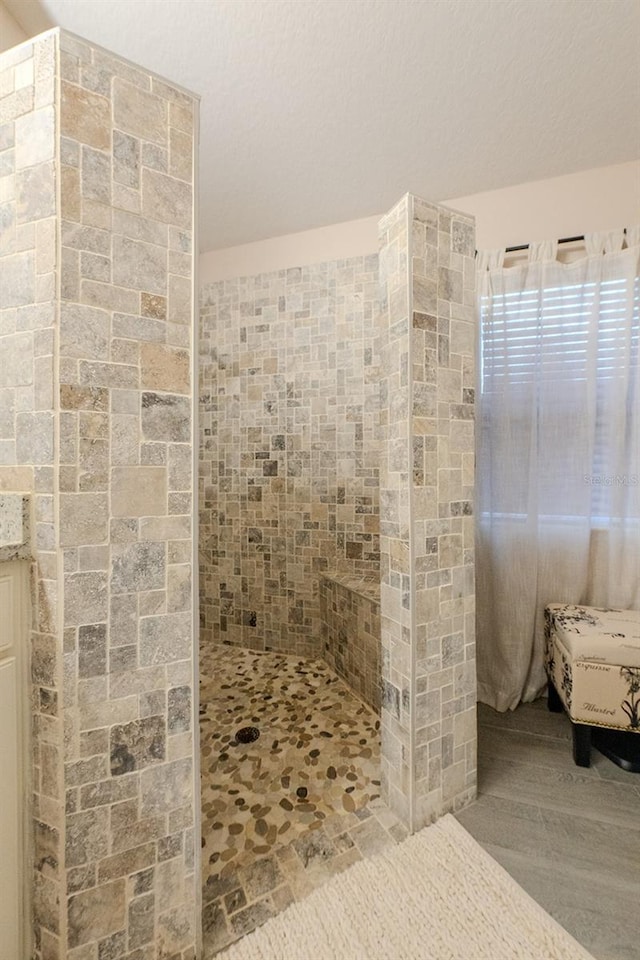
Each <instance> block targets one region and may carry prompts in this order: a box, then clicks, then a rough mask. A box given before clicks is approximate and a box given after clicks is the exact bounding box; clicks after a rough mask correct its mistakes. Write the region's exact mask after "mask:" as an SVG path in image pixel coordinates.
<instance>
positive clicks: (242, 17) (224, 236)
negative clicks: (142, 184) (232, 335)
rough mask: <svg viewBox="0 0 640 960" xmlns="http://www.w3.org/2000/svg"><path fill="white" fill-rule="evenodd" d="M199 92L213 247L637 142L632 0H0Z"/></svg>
mask: <svg viewBox="0 0 640 960" xmlns="http://www.w3.org/2000/svg"><path fill="white" fill-rule="evenodd" d="M5 3H6V6H7V7H8V8H9V9H10V10H11V12H12V13H13V14H14V16H15V17H16V19H17V20H18V21H19V22H20V23H21V24H22V26H23V27H24V28H25V29H26V31H27V32H28V33H29V34H34V33H37V32H40V31H41V30H44V29H46V28H47V27H49V26H53V25H58V26H62V27H65V28H67V29H68V30H71V31H73V32H75V33H78V34H80V35H81V36H84V37H87V38H88V39H90V40H93V41H95V42H97V43H100V44H102V45H103V46H105V47H108V48H110V49H112V50H114V51H115V52H116V53H119V54H121V55H122V56H125V57H128V58H129V59H131V60H133V61H136V62H138V63H140V64H142V65H144V66H146V67H148V68H150V69H152V70H155V71H157V72H159V73H161V74H163V75H164V76H166V77H168V78H170V79H172V80H174V81H176V82H178V83H181V84H183V85H184V86H186V87H188V88H189V89H191V90H193V91H195V92H197V93H199V94H201V96H202V113H201V151H200V157H201V166H200V171H201V174H200V176H201V187H200V223H201V249H202V250H210V249H214V248H218V247H225V246H231V245H234V244H238V243H245V242H248V241H251V240H259V239H262V238H264V237H271V236H277V235H279V234H284V233H291V232H295V231H298V230H305V229H309V228H312V227H319V226H323V225H325V224H329V223H336V222H340V221H343V220H350V219H354V218H357V217H364V216H368V215H371V214H375V213H379V212H380V211H382V210H384V209H385V208H386V207H389V206H390V205H391V204H392V203H394V202H395V201H396V200H397V199H398V197H399V196H400V195H401V194H402V193H404V192H406V191H407V190H410V191H412V192H415V193H418V194H421V195H423V196H425V197H427V198H429V199H434V200H442V199H445V198H447V197H456V196H463V195H465V194H470V193H476V192H479V191H483V190H491V189H495V188H498V187H504V186H507V185H510V184H515V183H522V182H524V181H527V180H536V179H541V178H544V177H551V176H557V175H560V174H564V173H571V172H573V171H576V170H584V169H587V168H589V167H597V166H603V165H605V164H610V163H619V162H623V161H625V160H630V159H634V158H636V157H638V156H639V155H640V110H639V106H640V98H639V91H640V57H638V49H639V42H640V3H638V2H637V0H5Z"/></svg>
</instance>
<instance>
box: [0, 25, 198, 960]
mask: <svg viewBox="0 0 640 960" xmlns="http://www.w3.org/2000/svg"><path fill="white" fill-rule="evenodd" d="M0 69H1V71H2V73H1V75H2V78H3V81H4V86H3V89H2V93H3V94H4V96H3V99H2V101H0V122H1V123H2V126H1V128H0V139H1V140H2V143H1V144H0V149H2V150H3V153H0V163H2V162H3V161H4V164H5V166H4V167H3V168H2V173H3V174H5V173H6V176H3V177H2V180H1V181H0V184H1V187H2V189H3V191H4V192H3V194H2V197H3V199H4V200H5V201H6V203H7V204H8V206H4V205H3V206H2V207H1V208H0V209H1V211H2V212H1V213H0V216H1V217H2V222H3V224H4V225H5V228H6V229H4V230H3V234H2V237H3V239H2V245H3V246H2V253H3V255H4V257H5V259H4V261H3V277H4V276H8V277H9V282H8V283H7V284H4V283H3V285H2V288H3V298H4V299H3V307H4V309H3V311H2V314H1V315H0V316H1V322H2V335H3V344H2V345H1V348H2V349H3V355H6V354H4V350H5V349H7V350H8V351H10V352H11V354H10V355H11V357H13V358H15V362H12V363H11V364H10V365H8V366H7V367H6V368H5V366H4V364H3V373H2V374H0V376H2V377H3V382H0V388H1V389H2V390H3V391H4V393H3V397H2V400H3V403H2V405H1V406H0V409H1V410H2V421H3V436H2V441H3V442H2V468H1V470H2V472H0V483H1V484H2V488H3V489H12V488H13V489H24V490H26V491H28V492H33V493H34V495H35V496H34V500H35V518H36V560H35V563H34V600H35V609H34V634H33V637H32V645H31V646H32V649H31V655H32V680H33V684H34V690H33V702H34V711H35V715H34V728H33V741H34V835H35V869H36V880H35V891H36V892H35V936H36V941H35V953H36V956H37V957H39V958H40V957H41V958H42V960H44V958H45V957H46V958H47V960H57V958H60V960H62V958H63V957H64V958H68V960H103V958H105V957H109V958H110V960H117V958H120V957H125V956H126V957H133V956H135V957H136V960H138V958H139V960H152V958H154V960H155V958H172V960H173V958H174V957H175V958H182V960H186V958H192V957H193V956H194V954H195V940H196V924H197V922H198V918H197V886H198V885H197V883H196V882H195V879H194V871H195V865H194V860H195V838H194V804H195V802H196V801H195V797H196V793H195V790H194V742H193V724H192V714H193V705H192V701H193V657H192V645H193V641H192V634H193V630H192V575H191V573H192V572H191V553H192V530H191V515H192V509H193V502H192V489H193V481H192V469H191V456H192V445H191V431H192V416H193V415H192V405H193V392H192V385H191V373H190V368H191V356H192V332H191V331H192V304H191V297H192V295H191V291H192V284H193V232H192V231H193V206H194V179H193V143H194V135H195V122H196V110H197V104H196V103H195V101H194V98H193V97H191V96H190V95H187V94H184V93H183V92H182V91H180V90H178V89H176V88H175V87H173V86H171V85H170V84H167V83H165V82H163V81H161V80H160V79H159V78H157V77H155V76H153V75H151V74H149V73H148V72H146V71H144V70H141V69H139V68H136V67H134V66H132V65H130V64H128V63H125V62H123V61H121V60H120V59H118V58H116V57H114V56H112V55H111V54H109V53H107V52H106V51H103V50H101V49H99V48H96V47H93V46H91V45H89V44H87V43H85V42H83V41H81V40H79V39H77V38H75V37H73V36H71V35H69V34H66V33H65V32H62V31H57V30H56V31H53V32H51V33H49V34H46V35H43V37H41V38H36V40H34V41H33V42H32V43H31V44H26V45H24V46H23V47H20V48H17V49H16V50H15V51H9V52H8V53H6V54H3V55H2V58H1V59H0ZM5 78H6V79H5ZM56 92H57V93H59V97H58V98H57V99H56V96H55V94H56ZM14 144H15V146H14ZM13 163H15V173H14V171H13V168H12V166H11V165H12V164H13ZM56 235H58V237H59V241H58V243H57V242H56ZM5 270H6V271H7V272H6V273H5Z"/></svg>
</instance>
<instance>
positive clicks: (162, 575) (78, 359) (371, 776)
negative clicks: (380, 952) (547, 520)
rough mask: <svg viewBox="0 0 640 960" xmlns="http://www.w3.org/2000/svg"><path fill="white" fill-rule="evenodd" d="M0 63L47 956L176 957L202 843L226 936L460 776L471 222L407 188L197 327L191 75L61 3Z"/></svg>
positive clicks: (93, 959)
mask: <svg viewBox="0 0 640 960" xmlns="http://www.w3.org/2000/svg"><path fill="white" fill-rule="evenodd" d="M0 74H1V78H2V89H1V91H0V108H1V111H2V112H1V117H0V119H1V123H0V160H1V161H2V167H1V168H0V169H1V170H2V173H3V176H2V184H1V186H2V190H3V193H2V197H3V200H4V203H3V208H2V216H3V246H2V248H1V249H0V256H2V268H3V279H5V282H4V284H3V297H4V300H3V302H2V305H1V306H2V313H1V314H0V322H1V327H0V337H1V338H2V348H3V350H4V351H7V352H6V353H5V354H4V355H5V356H7V357H9V358H11V359H10V362H9V363H7V364H6V365H5V366H4V367H3V370H2V376H3V380H2V384H1V389H2V390H3V391H4V392H3V401H6V409H7V411H8V413H7V416H6V417H4V418H3V420H2V431H3V435H2V438H1V439H0V458H1V462H0V489H2V491H6V492H14V493H17V494H19V495H20V496H23V495H24V496H26V497H27V498H28V501H29V503H30V508H31V511H32V521H33V524H32V528H33V531H34V537H33V542H32V544H31V548H30V549H31V559H30V561H25V563H29V564H30V572H31V604H32V614H33V615H32V625H31V633H30V637H29V640H28V649H29V658H30V668H31V681H32V694H33V696H32V700H31V711H32V715H31V731H30V740H31V742H30V747H31V754H30V756H29V761H28V765H29V767H30V769H29V771H28V775H29V777H30V778H31V785H32V796H31V801H32V802H31V804H30V809H29V815H30V816H31V815H32V821H31V829H30V834H31V840H32V844H33V846H32V851H33V854H34V867H35V871H34V873H35V876H34V882H33V884H32V903H31V904H30V905H29V909H31V910H32V915H33V917H34V923H33V924H32V929H33V933H34V949H35V955H36V956H38V957H43V958H44V957H46V958H47V960H49V958H50V960H59V958H62V957H63V956H67V957H68V958H69V960H102V958H103V957H107V956H108V957H109V958H113V960H119V958H121V957H125V956H129V955H135V956H136V958H137V957H138V955H139V956H140V958H141V960H159V958H163V960H164V958H166V957H171V958H173V957H180V960H192V958H193V957H194V956H195V955H196V954H197V955H198V956H200V955H201V954H200V953H199V952H198V949H199V948H198V942H199V917H198V887H199V886H200V883H199V880H200V876H199V874H200V860H202V861H203V862H204V861H206V862H204V863H203V865H204V867H205V875H206V880H207V882H208V881H209V880H211V881H212V882H210V883H208V885H207V883H205V890H204V911H203V926H204V935H205V945H206V944H207V942H208V943H209V947H211V948H212V949H213V948H214V947H221V946H224V944H225V943H228V942H230V941H231V940H232V939H234V938H236V937H237V936H240V935H242V934H243V933H245V932H246V931H247V930H248V929H251V928H252V926H255V925H256V923H259V922H262V921H263V920H264V919H266V918H267V917H268V916H269V915H272V914H273V912H277V911H278V910H279V909H282V908H283V907H284V906H286V904H287V903H288V902H290V901H291V900H292V899H296V898H299V897H301V896H304V895H305V894H306V893H308V892H309V890H310V889H311V888H312V887H313V885H314V884H317V883H318V882H322V880H323V879H326V877H327V876H329V875H330V874H331V872H332V871H335V870H337V869H344V868H345V867H347V866H348V865H349V864H350V863H352V862H355V860H357V859H358V858H361V857H362V856H368V855H369V854H371V853H373V852H376V851H377V850H379V849H381V848H383V847H384V845H385V844H387V843H389V842H396V841H397V840H399V839H401V838H402V836H404V835H405V834H406V832H407V830H414V829H417V828H419V827H420V826H422V825H423V824H424V823H426V822H428V821H429V820H430V819H432V818H434V817H435V816H438V815H439V814H440V813H442V812H443V811H444V810H446V809H452V808H458V807H459V806H461V805H463V804H464V803H465V802H467V801H468V800H469V799H470V798H471V797H472V796H473V792H474V789H475V721H474V718H473V705H474V699H475V698H474V682H475V678H474V648H473V520H472V488H473V463H472V461H473V426H472V422H473V421H472V416H473V387H474V377H473V367H474V361H473V340H474V336H473V276H474V272H473V225H472V222H471V221H470V220H469V219H468V218H465V217H463V216H462V215H458V214H452V213H451V211H447V210H445V209H444V208H441V207H437V206H435V205H433V204H426V203H424V202H423V201H420V200H418V199H417V198H413V197H411V196H407V197H405V198H404V199H403V200H402V201H401V202H400V204H398V205H397V207H395V208H394V209H393V210H392V211H391V213H390V214H389V215H388V216H387V217H385V218H384V219H383V221H382V222H381V237H380V254H379V255H371V256H367V257H358V258H354V259H349V260H340V261H331V262H328V263H323V264H317V265H311V266H307V267H304V266H303V267H295V268H292V269H289V270H284V271H280V272H277V273H273V274H267V275H261V276H256V277H250V278H242V279H234V280H228V281H223V282H221V283H217V284H213V285H210V286H208V287H206V288H205V289H204V290H203V291H201V316H200V325H199V326H198V324H197V323H196V321H195V318H194V316H193V304H192V295H191V293H192V286H193V275H194V270H193V261H194V244H193V238H192V228H193V219H194V209H195V202H196V196H195V187H194V182H195V181H194V151H193V143H194V139H195V136H196V127H197V117H196V114H197V102H196V100H195V99H194V97H193V96H191V95H190V94H188V93H185V92H184V91H182V90H180V89H178V88H176V87H175V86H173V85H171V84H170V83H166V82H165V81H163V80H162V79H160V78H158V77H156V76H155V75H153V74H150V73H149V72H148V71H145V70H142V69H140V68H137V67H135V66H133V65H131V64H129V63H126V62H124V61H122V60H120V59H119V58H117V57H114V56H113V55H112V54H110V53H108V52H107V51H104V50H101V49H100V48H99V47H96V46H94V45H91V44H87V43H85V42H84V41H82V40H80V39H78V38H76V37H73V36H71V35H69V34H67V33H65V32H64V31H59V30H56V31H52V32H50V33H49V34H45V35H43V36H42V37H40V38H36V39H35V40H34V41H31V42H29V43H27V44H24V45H22V46H21V47H19V48H16V49H15V50H13V51H8V52H7V53H6V54H3V56H2V62H1V70H0ZM196 341H199V372H200V375H201V381H200V388H199V399H200V426H199V429H200V436H199V437H196V438H195V439H196V441H197V440H199V441H200V458H199V490H198V493H199V516H200V532H199V550H200V558H199V562H200V571H199V572H200V613H201V631H200V643H201V658H200V686H201V717H200V719H201V724H202V728H201V729H202V731H203V736H202V741H201V743H200V748H201V749H200V751H199V750H198V740H197V736H194V734H195V733H196V730H194V724H193V722H192V721H193V708H194V705H195V703H196V702H197V697H196V694H195V691H194V686H193V676H194V659H197V654H196V649H197V642H196V640H195V636H194V635H195V632H196V631H195V630H194V629H193V624H192V601H193V589H192V577H191V572H192V571H191V561H192V556H193V539H194V538H193V529H194V528H193V521H194V510H195V492H196V491H195V482H194V476H193V471H192V439H193V436H192V434H193V429H194V425H195V422H196V421H195V417H194V411H193V406H194V401H195V397H194V393H195V390H194V388H193V378H192V370H193V369H195V366H196V363H195V360H194V354H195V352H196ZM218 709H219V711H220V713H218V714H216V712H215V711H216V710H218ZM236 721H237V722H236ZM256 731H257V734H258V736H257V737H256ZM267 731H268V732H269V736H268V737H267V736H266V733H267ZM256 744H258V746H256ZM260 750H263V751H266V754H268V762H267V760H265V754H264V753H263V754H260ZM198 752H199V753H200V757H198ZM199 763H200V764H201V766H202V771H203V778H202V782H203V797H202V800H203V802H202V820H203V825H204V826H205V828H206V830H209V827H210V832H208V833H207V834H206V836H204V837H203V841H204V846H203V852H202V854H201V855H200V856H199V855H198V851H197V844H196V842H195V834H196V831H197V829H198V798H197V786H196V783H195V776H194V774H195V772H196V771H197V769H198V765H199ZM258 771H262V772H261V773H260V772H258ZM205 790H209V791H210V793H209V794H208V795H205ZM259 795H261V796H262V797H263V800H264V802H258V801H257V799H256V797H257V796H259ZM288 838H291V840H290V841H289V839H288ZM205 852H206V857H205V856H204V854H205Z"/></svg>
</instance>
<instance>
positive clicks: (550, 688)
mask: <svg viewBox="0 0 640 960" xmlns="http://www.w3.org/2000/svg"><path fill="white" fill-rule="evenodd" d="M547 708H548V709H549V710H550V711H551V713H562V711H563V710H564V706H563V705H562V700H561V699H560V696H559V694H558V691H557V690H556V688H555V686H554V684H553V681H552V680H549V683H548V685H547Z"/></svg>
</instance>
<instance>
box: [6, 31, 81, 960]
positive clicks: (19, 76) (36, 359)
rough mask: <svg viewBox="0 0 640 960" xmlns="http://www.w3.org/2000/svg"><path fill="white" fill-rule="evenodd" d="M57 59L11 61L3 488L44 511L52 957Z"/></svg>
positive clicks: (39, 695) (44, 921) (43, 832)
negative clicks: (25, 496) (27, 497)
mask: <svg viewBox="0 0 640 960" xmlns="http://www.w3.org/2000/svg"><path fill="white" fill-rule="evenodd" d="M56 61H57V40H56V37H55V35H53V34H49V35H47V36H44V37H43V38H41V39H39V40H37V41H35V42H33V43H26V44H22V45H21V46H19V47H16V48H15V49H13V50H8V51H6V52H5V53H3V54H1V55H0V358H1V359H0V488H1V489H2V490H5V491H16V492H17V491H22V492H24V493H27V494H31V500H32V504H33V506H32V510H33V520H34V524H33V530H32V548H33V556H34V561H33V563H32V564H31V594H32V624H31V636H30V654H31V677H32V684H33V685H32V690H31V697H30V700H31V704H32V711H33V729H32V737H31V740H32V749H33V766H32V769H31V771H30V774H31V783H32V788H33V805H32V809H33V831H32V839H33V845H34V849H33V859H34V866H35V875H34V881H33V883H34V886H33V891H32V897H33V903H32V907H33V911H34V918H35V932H36V945H37V947H38V948H40V947H42V948H43V949H44V950H46V949H49V947H51V951H50V952H51V955H52V956H53V957H55V956H57V955H58V954H57V953H56V951H58V953H59V950H58V947H59V943H60V939H59V938H60V936H61V934H62V923H63V918H62V915H61V910H60V904H61V903H62V902H63V900H64V891H65V878H64V818H65V812H64V787H63V775H62V767H63V755H64V746H63V727H62V717H61V699H62V642H61V636H60V633H59V623H60V616H59V610H60V594H61V582H60V580H61V575H60V567H59V555H60V554H59V530H58V527H57V525H56V522H55V503H56V494H57V470H56V460H55V455H56V417H55V405H54V382H55V367H56V363H55V357H54V353H55V337H56V328H57V303H56V286H57V281H58V277H59V269H58V263H57V258H56V239H55V238H56V228H57V208H56V176H55V169H54V163H55V154H56V118H55V98H56ZM45 955H46V954H45Z"/></svg>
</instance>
